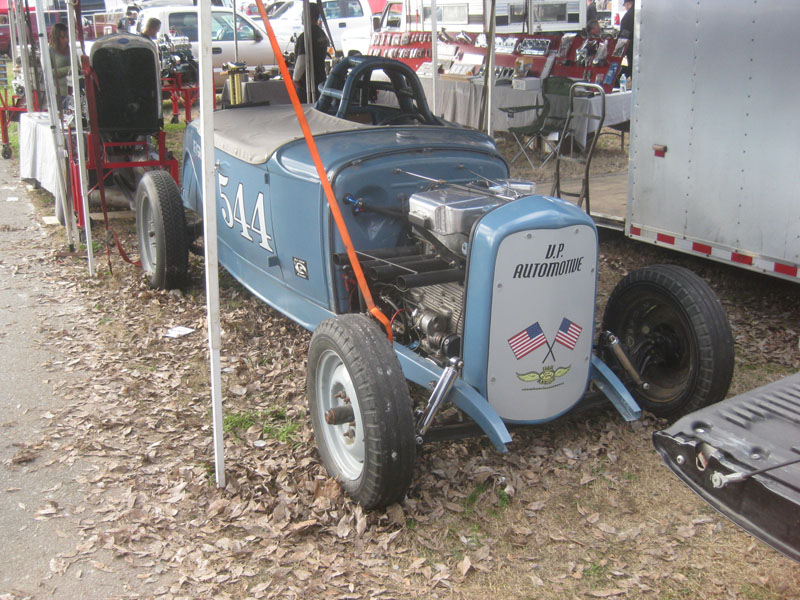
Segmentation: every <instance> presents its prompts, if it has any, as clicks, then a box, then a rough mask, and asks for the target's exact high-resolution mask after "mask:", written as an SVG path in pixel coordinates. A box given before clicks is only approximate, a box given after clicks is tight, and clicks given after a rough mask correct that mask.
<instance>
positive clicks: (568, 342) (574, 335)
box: [556, 317, 583, 350]
mask: <svg viewBox="0 0 800 600" xmlns="http://www.w3.org/2000/svg"><path fill="white" fill-rule="evenodd" d="M581 331H583V328H582V327H581V326H580V325H578V324H577V323H573V322H572V321H570V320H569V319H567V318H566V317H564V318H563V319H562V320H561V327H559V328H558V333H556V341H557V342H558V343H559V344H561V345H562V346H566V347H567V348H569V349H570V350H574V349H575V344H577V343H578V338H579V337H580V335H581Z"/></svg>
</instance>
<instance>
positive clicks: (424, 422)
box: [416, 357, 464, 444]
mask: <svg viewBox="0 0 800 600" xmlns="http://www.w3.org/2000/svg"><path fill="white" fill-rule="evenodd" d="M463 366H464V362H463V361H462V360H461V359H460V358H456V357H453V358H451V359H450V362H449V364H448V365H447V366H446V367H445V368H444V369H443V370H442V374H441V376H440V377H439V381H437V382H436V385H435V386H434V388H433V392H431V397H430V398H429V399H428V405H427V406H426V407H425V410H424V411H423V413H422V416H421V417H420V419H419V422H418V423H417V436H416V441H417V444H422V440H423V439H424V437H425V433H426V432H427V431H428V429H429V428H430V426H431V423H432V422H433V418H434V417H435V416H436V413H438V412H439V409H440V408H441V407H442V402H443V401H444V399H445V397H446V396H447V393H448V392H449V391H450V388H452V387H453V383H455V380H456V378H457V377H458V372H459V371H460V370H461V368H462V367H463Z"/></svg>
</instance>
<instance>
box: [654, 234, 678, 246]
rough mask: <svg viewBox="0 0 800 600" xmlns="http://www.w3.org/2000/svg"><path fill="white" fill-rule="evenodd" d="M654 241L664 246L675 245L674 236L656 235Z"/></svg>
mask: <svg viewBox="0 0 800 600" xmlns="http://www.w3.org/2000/svg"><path fill="white" fill-rule="evenodd" d="M656 240H657V241H659V242H663V243H665V244H671V245H673V246H674V245H675V236H674V235H667V234H666V233H659V234H656Z"/></svg>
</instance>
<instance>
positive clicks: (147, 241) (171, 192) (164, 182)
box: [136, 171, 189, 290]
mask: <svg viewBox="0 0 800 600" xmlns="http://www.w3.org/2000/svg"><path fill="white" fill-rule="evenodd" d="M136 230H137V233H138V237H139V254H140V258H141V261H142V270H143V271H144V273H145V275H146V276H147V281H148V283H149V284H150V286H151V287H154V288H157V289H166V290H169V289H172V288H177V287H180V286H181V285H183V283H184V281H185V280H186V271H187V270H188V268H189V250H188V247H187V245H186V215H185V213H184V210H183V203H182V202H181V193H180V190H178V185H177V184H176V183H175V180H173V179H172V177H170V175H169V173H167V172H166V171H148V172H147V173H145V174H144V176H143V177H142V179H141V181H139V186H138V187H137V189H136Z"/></svg>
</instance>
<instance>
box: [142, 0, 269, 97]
mask: <svg viewBox="0 0 800 600" xmlns="http://www.w3.org/2000/svg"><path fill="white" fill-rule="evenodd" d="M152 17H155V18H157V19H159V20H160V21H161V31H160V33H161V34H163V33H167V34H169V35H177V36H184V37H187V38H189V41H190V42H191V44H192V53H193V54H194V55H195V57H199V55H200V44H199V43H198V41H197V40H198V33H197V32H198V27H197V23H198V13H197V8H196V7H194V6H158V7H152V8H145V9H144V10H142V11H141V12H140V13H139V20H138V24H137V29H138V30H139V31H141V30H142V29H144V25H145V23H147V20H148V19H150V18H152ZM235 37H236V41H235V42H234V25H233V11H232V10H231V9H230V8H213V9H212V11H211V54H212V59H213V65H214V87H216V88H221V87H222V86H223V85H224V83H225V75H224V73H223V68H222V67H223V65H225V64H226V63H229V62H234V60H235V56H236V52H235V45H236V44H238V50H239V62H244V63H247V66H248V68H249V70H250V71H252V69H253V68H254V67H256V66H258V65H264V66H267V67H269V66H273V65H275V64H277V63H276V62H275V54H274V53H273V52H272V46H270V43H269V39H267V34H266V33H265V32H264V30H263V29H262V28H261V27H260V26H258V25H256V23H255V22H254V21H253V20H251V19H250V18H248V17H246V16H245V15H242V14H237V15H236V36H235Z"/></svg>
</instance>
